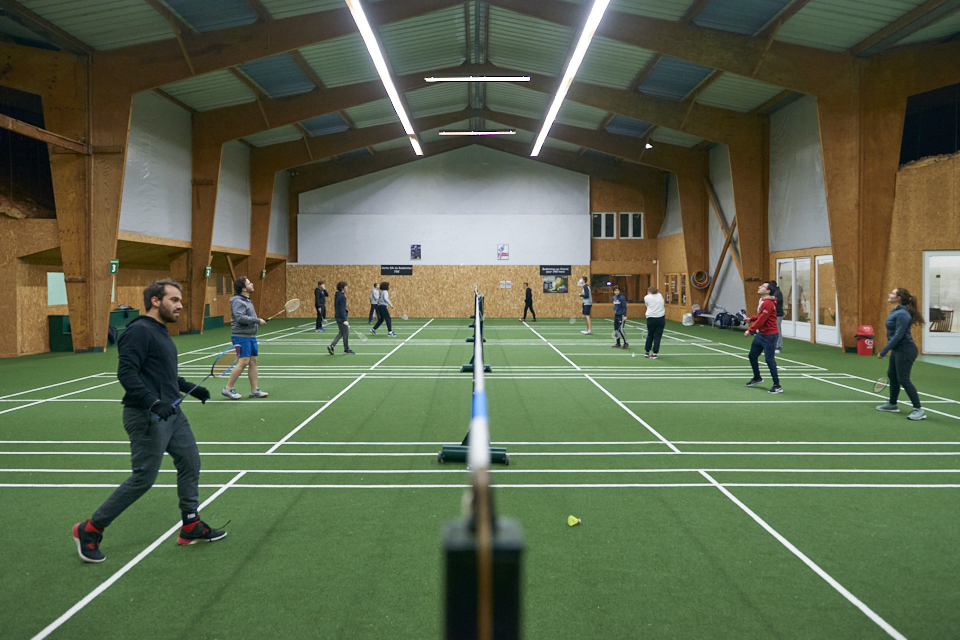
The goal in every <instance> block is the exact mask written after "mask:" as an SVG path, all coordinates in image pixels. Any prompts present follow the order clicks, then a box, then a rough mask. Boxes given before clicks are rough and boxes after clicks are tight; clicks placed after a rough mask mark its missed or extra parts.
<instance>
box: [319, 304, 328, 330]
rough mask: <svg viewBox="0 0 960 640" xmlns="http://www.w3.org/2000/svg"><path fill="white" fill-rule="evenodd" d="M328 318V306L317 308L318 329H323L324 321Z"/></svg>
mask: <svg viewBox="0 0 960 640" xmlns="http://www.w3.org/2000/svg"><path fill="white" fill-rule="evenodd" d="M326 317H327V307H326V305H321V306H319V307H317V329H322V328H323V320H324V319H325V318H326Z"/></svg>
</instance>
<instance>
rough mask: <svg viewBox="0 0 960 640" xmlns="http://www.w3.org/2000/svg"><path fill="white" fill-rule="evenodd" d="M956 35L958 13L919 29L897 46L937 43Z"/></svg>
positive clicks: (959, 17)
mask: <svg viewBox="0 0 960 640" xmlns="http://www.w3.org/2000/svg"><path fill="white" fill-rule="evenodd" d="M958 34H960V11H956V12H955V13H953V14H951V15H948V16H947V17H945V18H943V19H941V20H940V21H939V22H935V23H933V24H931V25H930V26H929V27H925V28H923V29H920V30H919V31H917V32H916V33H914V34H911V35H909V36H907V37H906V38H904V39H903V40H901V41H900V42H898V43H897V44H914V43H917V42H927V41H928V40H932V41H938V40H944V39H946V38H949V37H950V36H956V35H958Z"/></svg>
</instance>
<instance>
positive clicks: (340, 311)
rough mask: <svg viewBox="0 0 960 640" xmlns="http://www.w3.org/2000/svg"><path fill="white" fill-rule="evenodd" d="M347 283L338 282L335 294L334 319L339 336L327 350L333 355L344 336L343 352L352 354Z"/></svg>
mask: <svg viewBox="0 0 960 640" xmlns="http://www.w3.org/2000/svg"><path fill="white" fill-rule="evenodd" d="M347 288H348V286H347V283H346V282H344V281H343V280H341V281H340V282H338V283H337V293H336V295H334V296H333V319H334V320H336V321H337V329H338V330H339V331H338V333H337V337H336V338H335V339H334V341H333V342H331V343H330V344H329V345H328V346H327V352H328V353H329V354H330V355H333V348H334V347H335V346H337V343H338V342H340V338H343V352H344V353H345V354H347V355H352V354H353V353H354V352H353V351H351V350H350V342H349V341H350V321H349V314H348V312H347Z"/></svg>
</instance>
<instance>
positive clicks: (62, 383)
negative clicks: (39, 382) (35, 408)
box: [0, 373, 111, 400]
mask: <svg viewBox="0 0 960 640" xmlns="http://www.w3.org/2000/svg"><path fill="white" fill-rule="evenodd" d="M103 375H111V374H109V373H95V374H93V375H92V376H84V377H82V378H74V379H73V380H67V381H66V382H58V383H56V384H48V385H47V386H45V387H37V388H36V389H27V390H26V391H19V392H17V393H11V394H8V395H5V396H0V400H6V399H7V398H13V397H16V396H22V395H23V394H25V393H32V392H34V391H43V390H44V389H52V388H53V387H60V386H63V385H65V384H70V383H72V382H80V381H81V380H89V379H90V378H99V377H101V376H103Z"/></svg>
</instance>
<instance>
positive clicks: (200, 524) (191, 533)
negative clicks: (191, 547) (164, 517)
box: [177, 520, 227, 544]
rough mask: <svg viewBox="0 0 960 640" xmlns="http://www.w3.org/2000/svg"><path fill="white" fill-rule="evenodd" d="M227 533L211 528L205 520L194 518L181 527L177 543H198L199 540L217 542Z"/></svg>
mask: <svg viewBox="0 0 960 640" xmlns="http://www.w3.org/2000/svg"><path fill="white" fill-rule="evenodd" d="M226 535H227V532H226V531H222V530H220V529H211V528H210V527H208V526H207V525H206V523H205V522H204V521H203V520H194V521H193V522H191V523H190V524H185V525H183V526H182V527H180V535H179V536H178V537H177V544H197V543H198V542H215V541H217V540H220V539H221V538H223V537H225V536H226Z"/></svg>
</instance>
